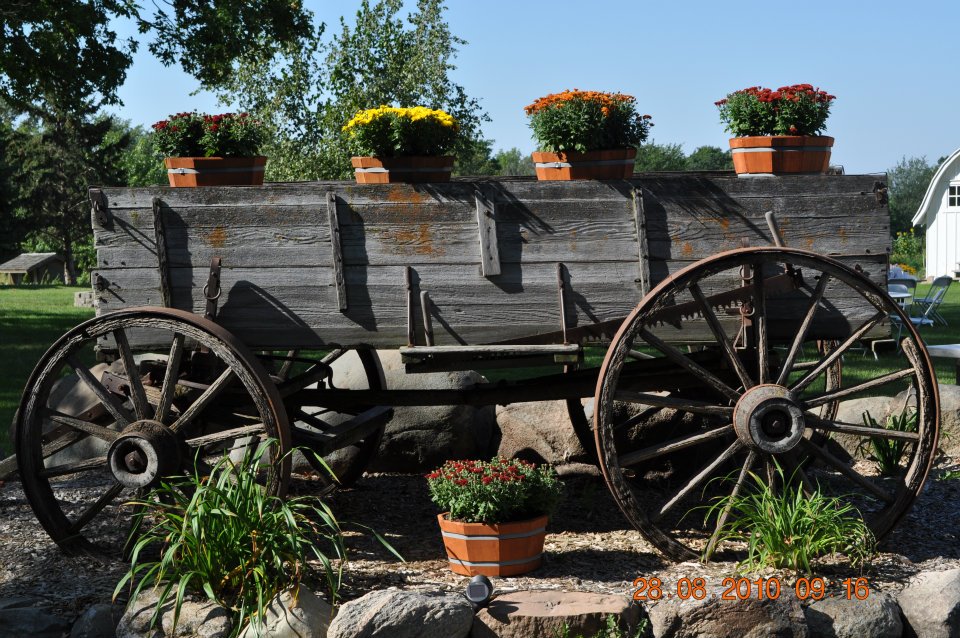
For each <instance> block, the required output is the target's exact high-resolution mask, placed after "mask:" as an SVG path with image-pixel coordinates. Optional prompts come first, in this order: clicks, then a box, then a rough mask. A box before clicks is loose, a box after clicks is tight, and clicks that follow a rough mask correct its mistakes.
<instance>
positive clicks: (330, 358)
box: [320, 348, 348, 365]
mask: <svg viewBox="0 0 960 638" xmlns="http://www.w3.org/2000/svg"><path fill="white" fill-rule="evenodd" d="M347 352H348V350H346V349H345V348H337V349H336V350H331V351H330V352H328V353H327V354H326V355H324V357H323V359H321V360H320V361H321V362H322V363H325V364H327V365H330V364H331V363H333V362H334V361H336V360H337V359H339V358H340V357H342V356H343V355H345V354H347Z"/></svg>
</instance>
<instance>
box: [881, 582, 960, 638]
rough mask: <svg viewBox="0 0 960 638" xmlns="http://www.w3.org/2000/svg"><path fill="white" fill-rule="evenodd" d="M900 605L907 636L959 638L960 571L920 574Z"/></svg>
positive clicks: (907, 589) (909, 584) (907, 587)
mask: <svg viewBox="0 0 960 638" xmlns="http://www.w3.org/2000/svg"><path fill="white" fill-rule="evenodd" d="M897 602H898V603H899V604H900V610H901V611H902V612H903V619H904V635H905V636H919V638H958V637H960V569H949V570H946V571H941V572H921V573H920V574H918V575H917V576H915V577H914V578H912V579H911V580H910V582H909V583H907V586H906V587H905V588H904V589H903V591H901V592H900V596H899V597H898V598H897Z"/></svg>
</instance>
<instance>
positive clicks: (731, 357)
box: [690, 283, 754, 390]
mask: <svg viewBox="0 0 960 638" xmlns="http://www.w3.org/2000/svg"><path fill="white" fill-rule="evenodd" d="M690 294H691V295H693V298H694V299H695V300H696V301H697V304H698V305H699V306H700V314H701V315H703V318H704V319H706V321H707V325H708V326H709V327H710V331H711V332H713V336H714V337H715V338H716V340H717V342H718V343H719V344H720V348H721V349H722V350H723V354H724V356H725V357H726V359H727V363H729V364H730V367H731V368H732V369H733V370H734V372H736V373H737V376H738V377H739V378H740V383H742V384H743V388H744V389H745V390H748V389H750V388H752V387H753V385H754V384H753V379H751V378H750V375H749V374H747V369H746V368H744V367H743V362H742V361H741V360H740V357H739V356H737V353H736V351H735V350H734V349H733V344H732V343H731V342H730V339H729V338H727V333H726V332H725V331H724V329H723V326H722V325H721V324H720V320H719V319H717V314H716V313H715V312H714V311H713V308H711V307H710V303H709V302H708V301H707V298H706V296H705V295H704V294H703V290H701V289H700V286H698V285H697V284H695V283H694V284H691V285H690Z"/></svg>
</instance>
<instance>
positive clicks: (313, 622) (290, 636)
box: [240, 586, 333, 638]
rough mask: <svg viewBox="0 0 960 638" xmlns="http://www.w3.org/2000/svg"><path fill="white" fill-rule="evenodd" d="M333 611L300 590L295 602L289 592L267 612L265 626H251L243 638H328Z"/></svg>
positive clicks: (308, 593)
mask: <svg viewBox="0 0 960 638" xmlns="http://www.w3.org/2000/svg"><path fill="white" fill-rule="evenodd" d="M331 618H333V608H332V607H331V606H330V605H328V604H327V602H326V601H325V600H323V599H322V598H320V597H319V596H317V595H316V594H314V593H313V592H312V591H310V590H309V589H307V588H306V587H303V586H301V587H300V590H299V591H298V592H297V596H296V599H294V596H293V592H291V591H290V590H287V591H283V592H280V593H279V594H277V595H276V596H275V597H274V599H273V600H272V601H270V605H269V606H268V607H267V609H266V613H265V614H264V617H263V622H262V623H258V624H257V625H254V624H252V623H251V624H250V625H247V628H246V629H244V630H243V632H242V633H241V634H240V638H261V637H262V636H263V637H266V636H269V637H270V638H325V637H326V635H327V629H328V628H329V627H330V620H331Z"/></svg>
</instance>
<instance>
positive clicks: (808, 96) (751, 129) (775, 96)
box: [715, 84, 836, 137]
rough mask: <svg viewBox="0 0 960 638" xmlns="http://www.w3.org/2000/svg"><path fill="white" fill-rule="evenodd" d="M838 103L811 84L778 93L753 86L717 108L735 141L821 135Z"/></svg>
mask: <svg viewBox="0 0 960 638" xmlns="http://www.w3.org/2000/svg"><path fill="white" fill-rule="evenodd" d="M835 99H836V97H835V96H833V95H830V94H829V93H827V92H826V91H821V90H820V89H817V88H814V87H813V85H811V84H794V85H793V86H781V87H780V88H779V89H777V90H776V91H772V90H770V89H767V88H764V87H760V86H751V87H749V88H746V89H741V90H739V91H734V92H733V93H730V94H729V95H727V97H725V98H723V99H722V100H719V101H717V102H715V104H716V106H717V108H718V109H720V120H721V121H722V122H723V124H724V126H725V128H726V130H727V131H728V132H729V133H730V134H731V135H733V136H734V137H746V136H764V135H820V133H821V132H822V131H823V130H824V129H825V128H826V125H827V117H829V115H830V104H831V103H832V102H833V100H835Z"/></svg>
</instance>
